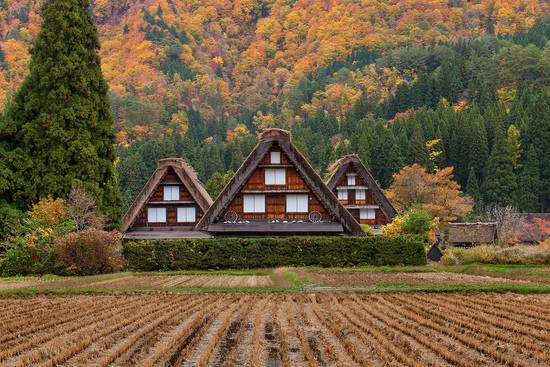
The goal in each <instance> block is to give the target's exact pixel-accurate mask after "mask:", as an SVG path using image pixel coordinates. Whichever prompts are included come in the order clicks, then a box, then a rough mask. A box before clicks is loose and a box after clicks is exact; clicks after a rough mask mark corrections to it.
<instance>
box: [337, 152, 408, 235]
mask: <svg viewBox="0 0 550 367" xmlns="http://www.w3.org/2000/svg"><path fill="white" fill-rule="evenodd" d="M327 186H328V187H329V189H330V190H331V191H332V192H333V193H334V195H336V197H337V198H338V200H339V201H340V203H341V204H342V205H343V206H344V207H345V208H346V209H347V210H348V211H349V212H350V213H351V215H352V216H353V217H354V218H355V220H357V221H358V222H359V223H361V224H368V225H371V226H380V225H384V224H387V223H389V222H391V221H392V219H393V218H394V217H395V216H396V215H397V212H396V210H395V209H394V207H393V206H392V204H391V203H390V201H389V200H388V198H387V197H386V195H384V192H383V191H382V189H380V187H379V186H378V184H377V183H376V181H375V180H374V178H373V177H372V175H371V174H370V172H369V171H368V170H367V168H366V167H365V165H364V164H363V162H361V159H360V158H359V156H357V155H355V154H352V155H348V156H345V157H342V158H340V159H339V160H338V161H336V162H335V163H334V164H333V165H332V166H331V167H330V169H329V177H328V180H327Z"/></svg>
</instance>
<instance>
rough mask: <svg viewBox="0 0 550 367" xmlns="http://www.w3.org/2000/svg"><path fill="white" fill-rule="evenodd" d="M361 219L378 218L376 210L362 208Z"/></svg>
mask: <svg viewBox="0 0 550 367" xmlns="http://www.w3.org/2000/svg"><path fill="white" fill-rule="evenodd" d="M359 219H376V212H375V211H374V209H361V210H360V211H359Z"/></svg>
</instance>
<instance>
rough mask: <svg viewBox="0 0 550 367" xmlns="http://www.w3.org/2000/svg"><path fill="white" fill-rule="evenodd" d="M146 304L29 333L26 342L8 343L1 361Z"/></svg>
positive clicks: (125, 307)
mask: <svg viewBox="0 0 550 367" xmlns="http://www.w3.org/2000/svg"><path fill="white" fill-rule="evenodd" d="M145 303H146V301H145V300H143V299H141V300H140V299H137V300H136V304H127V305H126V306H123V307H121V308H120V309H116V310H112V309H110V310H109V312H108V313H107V314H106V315H101V313H100V314H98V313H96V312H94V313H92V314H90V315H89V316H87V317H84V318H75V319H73V320H72V321H71V322H69V323H66V324H63V325H62V326H59V327H55V328H51V327H50V328H48V329H45V330H49V331H48V332H45V333H38V334H36V335H34V334H33V333H28V334H30V335H32V336H31V337H27V338H25V340H24V341H19V340H12V341H11V342H10V343H6V344H5V345H4V346H3V349H2V350H0V361H3V360H6V359H7V358H10V357H13V356H16V355H18V354H20V353H22V352H24V351H26V350H31V349H32V348H33V347H35V346H37V345H40V344H43V343H45V342H47V341H49V340H53V339H55V338H57V337H59V336H63V335H67V334H71V333H75V334H76V333H78V332H80V330H82V329H83V327H86V326H88V325H93V324H95V323H96V322H97V320H98V319H103V320H108V319H110V318H114V317H116V316H117V314H118V313H121V312H122V313H125V312H129V311H131V310H133V309H135V308H136V306H137V307H140V306H141V305H143V304H145Z"/></svg>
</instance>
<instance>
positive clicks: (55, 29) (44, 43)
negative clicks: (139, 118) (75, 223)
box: [0, 0, 121, 223]
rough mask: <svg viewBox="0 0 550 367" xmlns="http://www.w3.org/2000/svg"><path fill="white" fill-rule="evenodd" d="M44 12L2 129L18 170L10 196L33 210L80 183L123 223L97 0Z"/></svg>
mask: <svg viewBox="0 0 550 367" xmlns="http://www.w3.org/2000/svg"><path fill="white" fill-rule="evenodd" d="M41 15H42V28H41V30H40V33H39V34H38V36H37V38H36V40H35V42H34V45H33V47H32V49H31V56H32V57H31V61H30V73H29V76H28V77H27V78H26V79H25V81H24V82H23V84H22V86H21V88H20V89H19V91H18V92H17V94H16V95H15V99H14V103H13V106H12V107H11V108H10V110H9V111H8V119H9V122H8V123H7V124H5V125H4V126H2V131H1V132H0V138H1V139H2V140H5V141H8V144H9V146H10V147H9V148H8V151H9V154H11V159H8V161H11V162H12V164H11V169H12V170H13V173H14V182H13V189H12V190H10V191H9V192H8V193H7V196H9V197H10V200H11V201H13V202H14V203H15V204H16V205H17V206H19V207H20V208H28V207H29V206H30V205H32V204H33V203H35V202H36V201H37V200H39V199H40V198H43V197H46V196H50V195H51V196H54V197H56V196H60V197H62V196H65V195H67V194H68V193H69V191H70V190H71V187H72V186H73V185H74V184H76V183H78V184H80V185H82V186H83V187H84V188H85V189H87V190H88V191H90V192H91V193H92V194H94V196H96V198H97V200H98V203H99V207H100V208H101V209H102V210H103V211H105V212H107V213H108V214H109V216H110V218H111V220H112V221H114V223H116V222H117V221H119V220H120V214H121V213H120V207H121V196H120V192H119V189H118V183H117V179H116V174H115V170H114V164H113V162H114V160H115V152H114V147H113V144H114V142H115V135H114V131H113V119H112V117H111V115H110V112H109V100H108V97H107V92H108V86H107V83H106V82H105V80H104V78H103V75H102V72H101V68H100V58H99V54H98V50H99V47H100V46H99V38H98V33H97V29H96V27H95V25H94V22H93V19H92V16H91V14H90V12H89V0H49V1H46V2H44V5H43V7H42V11H41ZM15 158H16V159H15Z"/></svg>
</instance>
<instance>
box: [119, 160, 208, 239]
mask: <svg viewBox="0 0 550 367" xmlns="http://www.w3.org/2000/svg"><path fill="white" fill-rule="evenodd" d="M211 204H212V199H211V198H210V195H208V192H207V191H206V190H205V189H204V187H203V185H202V184H201V183H200V181H199V180H198V178H197V175H196V173H195V171H194V170H193V168H192V167H191V166H190V165H189V164H187V162H185V161H184V160H183V159H180V158H167V159H161V160H159V161H158V164H157V169H156V170H155V172H154V173H153V175H152V176H151V178H149V180H148V181H147V183H146V184H145V186H144V188H143V189H142V191H141V192H140V193H139V195H138V196H137V198H136V199H135V200H134V202H133V204H132V205H131V206H130V208H129V209H128V212H127V213H126V215H125V216H124V219H123V224H122V232H123V233H124V238H125V239H168V238H186V237H205V236H207V235H205V234H203V233H201V232H198V231H195V229H196V225H197V223H198V222H199V220H200V219H201V218H202V216H203V215H204V213H205V212H206V211H207V210H208V208H209V207H210V205H211Z"/></svg>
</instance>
